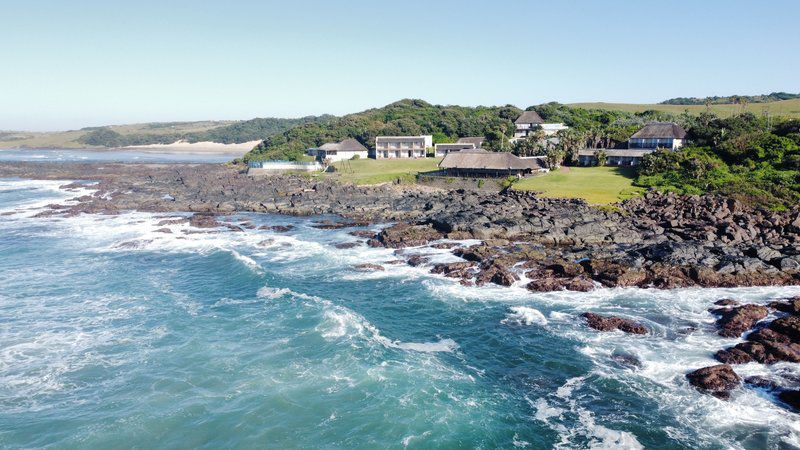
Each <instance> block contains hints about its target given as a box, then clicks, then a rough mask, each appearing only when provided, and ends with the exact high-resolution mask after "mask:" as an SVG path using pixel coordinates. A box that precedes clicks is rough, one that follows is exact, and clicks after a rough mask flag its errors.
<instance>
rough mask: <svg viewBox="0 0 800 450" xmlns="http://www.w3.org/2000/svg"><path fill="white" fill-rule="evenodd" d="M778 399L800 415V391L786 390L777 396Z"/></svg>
mask: <svg viewBox="0 0 800 450" xmlns="http://www.w3.org/2000/svg"><path fill="white" fill-rule="evenodd" d="M778 399H779V400H780V401H782V402H783V403H786V404H787V405H789V406H790V407H791V408H792V409H793V410H794V411H795V412H799V413H800V390H786V391H783V392H781V393H780V394H778Z"/></svg>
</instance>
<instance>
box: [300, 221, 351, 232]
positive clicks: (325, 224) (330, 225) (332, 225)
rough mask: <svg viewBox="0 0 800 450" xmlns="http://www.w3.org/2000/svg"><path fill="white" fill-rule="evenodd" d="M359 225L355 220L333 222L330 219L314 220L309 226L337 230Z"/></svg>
mask: <svg viewBox="0 0 800 450" xmlns="http://www.w3.org/2000/svg"><path fill="white" fill-rule="evenodd" d="M358 225H360V224H359V223H356V222H334V221H332V220H318V221H316V222H314V224H312V225H311V226H312V227H314V228H319V229H320V230H339V229H342V228H349V227H355V226H358Z"/></svg>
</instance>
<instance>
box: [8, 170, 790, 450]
mask: <svg viewBox="0 0 800 450" xmlns="http://www.w3.org/2000/svg"><path fill="white" fill-rule="evenodd" d="M64 183H65V182H53V181H26V180H0V214H2V215H0V447H3V448H32V447H36V448H41V447H44V448H81V449H95V448H96V449H109V448H214V449H216V448H367V449H374V448H515V447H516V448H536V449H538V448H553V447H555V448H570V449H571V448H643V447H646V448H709V449H716V448H720V449H721V448H792V447H793V446H798V445H800V416H798V415H796V414H793V413H790V412H788V411H786V410H783V409H781V408H779V407H777V406H775V405H774V403H773V400H772V399H770V398H769V397H768V396H767V394H765V393H763V392H758V391H754V390H745V389H741V390H739V391H737V392H735V394H734V396H733V398H732V399H731V400H730V401H727V402H726V401H722V400H718V399H715V398H712V397H710V396H706V395H703V394H700V393H699V392H697V391H695V390H694V389H692V388H691V387H690V386H689V385H688V384H687V383H686V381H685V379H684V374H685V373H686V372H687V371H689V370H692V369H695V368H699V367H702V366H706V365H711V364H713V363H714V360H713V358H712V355H713V352H714V351H716V350H717V349H719V348H721V347H724V346H728V345H731V344H733V343H735V342H736V341H737V340H736V339H726V338H722V337H719V336H717V335H716V334H715V333H714V328H713V317H712V316H711V315H709V314H708V313H707V309H708V308H709V306H710V305H711V302H713V301H714V300H717V299H719V298H723V297H733V298H737V299H740V300H743V301H751V302H766V301H768V300H769V299H773V298H776V297H785V296H788V295H800V289H798V288H756V289H706V290H700V289H691V290H689V289H687V290H676V291H655V290H639V289H599V290H596V291H594V292H591V293H548V294H534V293H530V292H527V291H526V290H525V289H524V288H522V287H521V286H515V287H512V288H502V287H480V288H478V287H465V286H462V285H460V284H459V283H457V282H454V281H453V280H449V279H445V278H442V277H438V276H435V275H430V274H428V273H427V272H428V270H429V268H425V267H420V268H412V267H408V266H406V265H393V264H384V266H385V268H386V270H385V271H382V272H359V271H356V270H353V268H352V266H353V265H355V264H360V263H378V264H382V263H385V262H387V261H392V260H396V259H397V256H396V255H394V254H393V251H392V250H386V249H372V248H368V247H366V246H363V245H362V246H358V247H355V248H351V249H337V248H336V247H334V245H335V244H337V243H341V242H350V241H357V240H358V239H357V238H355V237H353V236H351V235H349V234H348V231H352V229H345V230H334V231H328V230H318V229H315V228H313V227H312V226H311V225H312V224H313V221H314V220H318V219H320V218H319V217H312V218H293V217H285V216H275V215H259V214H243V215H240V216H232V217H228V218H225V220H226V221H228V222H231V223H240V222H242V221H245V220H246V221H250V222H252V223H253V224H254V225H256V226H258V225H294V227H295V228H294V229H293V230H291V231H290V232H288V233H276V232H273V231H269V230H257V229H255V230H252V229H246V230H244V231H242V232H236V231H230V230H228V229H220V230H211V232H209V230H197V229H192V228H191V227H189V226H188V225H186V224H179V225H166V227H168V228H170V230H171V231H172V233H163V232H159V231H156V230H158V229H160V228H163V227H165V225H159V224H158V223H159V222H160V221H162V220H165V219H169V218H174V217H178V216H181V215H180V214H145V213H128V214H123V215H119V216H92V215H82V216H78V217H71V218H34V217H32V216H34V215H35V214H36V213H38V212H40V211H41V210H42V209H41V208H43V207H44V206H45V205H47V204H49V203H54V202H65V201H68V199H69V198H71V197H75V196H77V195H80V194H79V193H75V192H64V191H61V190H59V189H58V186H59V185H61V184H64ZM469 243H470V242H464V243H463V244H464V245H466V244H469ZM410 251H411V252H417V253H425V254H428V253H430V254H433V255H434V256H433V258H434V261H447V260H456V259H457V258H455V257H454V256H452V255H450V254H449V253H448V252H447V251H444V250H434V249H429V248H418V249H411V250H410ZM523 282H524V281H523ZM586 311H593V312H598V313H609V314H617V315H622V316H625V317H630V318H634V319H636V320H638V321H641V322H642V323H644V324H645V325H647V326H648V327H649V328H651V329H652V330H653V333H651V334H650V335H647V336H629V335H624V334H621V333H599V332H595V331H592V330H589V329H587V328H586V327H585V326H584V325H583V323H582V322H581V320H580V319H579V317H578V316H579V315H580V314H581V313H583V312H586ZM632 359H636V360H638V361H639V363H638V365H637V364H631V363H630V362H629V361H630V360H632ZM626 361H628V362H626ZM737 371H738V372H739V373H740V374H741V375H754V374H762V375H772V376H780V375H784V376H789V375H792V374H793V375H795V376H796V375H798V374H800V368H799V367H798V365H797V364H794V365H793V364H779V365H775V366H771V367H765V366H760V365H748V366H743V367H739V368H737Z"/></svg>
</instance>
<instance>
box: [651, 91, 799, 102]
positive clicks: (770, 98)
mask: <svg viewBox="0 0 800 450" xmlns="http://www.w3.org/2000/svg"><path fill="white" fill-rule="evenodd" d="M793 98H800V94H790V93H788V92H773V93H771V94H764V95H726V96H722V97H720V96H718V95H714V96H712V97H703V98H697V97H675V98H671V99H669V100H664V101H663V102H661V104H662V105H705V104H706V103H708V104H711V105H735V104H742V103H768V102H778V101H781V100H791V99H793Z"/></svg>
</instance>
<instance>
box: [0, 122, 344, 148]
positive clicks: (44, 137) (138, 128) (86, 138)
mask: <svg viewBox="0 0 800 450" xmlns="http://www.w3.org/2000/svg"><path fill="white" fill-rule="evenodd" d="M332 118H333V116H330V115H322V116H309V117H302V118H298V119H278V118H256V119H251V120H244V121H200V122H153V123H142V124H130V125H109V126H103V127H88V128H82V129H80V130H70V131H59V132H28V131H5V132H2V133H0V148H116V147H124V146H137V145H150V144H171V143H173V142H177V141H179V140H183V141H186V142H190V143H194V142H205V141H210V142H217V143H222V144H233V143H244V142H251V141H258V140H261V139H264V138H265V137H267V136H270V135H272V134H275V133H280V132H283V131H285V130H287V129H289V128H291V127H294V126H298V125H302V124H306V123H312V122H325V121H328V120H330V119H332Z"/></svg>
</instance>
